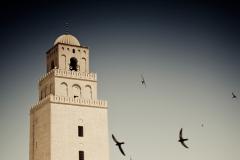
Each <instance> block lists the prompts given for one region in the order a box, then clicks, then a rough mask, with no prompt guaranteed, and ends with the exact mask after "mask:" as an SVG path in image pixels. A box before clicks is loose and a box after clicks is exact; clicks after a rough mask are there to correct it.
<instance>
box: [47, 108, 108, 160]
mask: <svg viewBox="0 0 240 160" xmlns="http://www.w3.org/2000/svg"><path fill="white" fill-rule="evenodd" d="M51 123H52V127H51V137H52V139H51V153H52V154H51V159H52V160H66V159H71V160H78V152H79V151H84V157H85V159H86V160H88V159H89V160H91V159H98V160H108V159H109V157H108V156H109V153H108V150H109V148H108V132H107V131H108V126H107V124H108V123H107V109H106V108H96V107H89V106H78V105H69V104H51ZM78 126H83V137H79V136H78Z"/></svg>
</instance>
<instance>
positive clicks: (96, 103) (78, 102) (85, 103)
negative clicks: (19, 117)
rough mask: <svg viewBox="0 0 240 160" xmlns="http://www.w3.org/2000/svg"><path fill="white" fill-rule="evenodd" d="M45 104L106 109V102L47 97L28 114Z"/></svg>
mask: <svg viewBox="0 0 240 160" xmlns="http://www.w3.org/2000/svg"><path fill="white" fill-rule="evenodd" d="M45 103H57V104H69V105H78V106H85V107H96V108H107V101H105V100H98V99H82V98H73V97H64V96H55V95H52V94H50V95H48V96H47V97H45V98H43V99H42V100H40V101H39V102H38V103H37V104H35V105H33V106H32V107H31V110H30V112H32V111H35V110H38V109H40V108H41V107H42V106H44V105H43V104H45Z"/></svg>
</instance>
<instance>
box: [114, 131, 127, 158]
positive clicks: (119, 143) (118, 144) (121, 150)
mask: <svg viewBox="0 0 240 160" xmlns="http://www.w3.org/2000/svg"><path fill="white" fill-rule="evenodd" d="M112 139H113V141H114V142H115V143H116V146H118V148H119V150H120V152H121V153H122V154H123V155H124V156H125V153H124V151H123V149H122V146H121V145H122V144H124V142H118V141H117V139H116V138H115V136H114V135H113V134H112Z"/></svg>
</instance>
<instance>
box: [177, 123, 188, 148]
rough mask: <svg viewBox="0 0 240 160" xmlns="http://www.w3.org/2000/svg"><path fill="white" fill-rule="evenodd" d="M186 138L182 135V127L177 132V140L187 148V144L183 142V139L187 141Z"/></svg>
mask: <svg viewBox="0 0 240 160" xmlns="http://www.w3.org/2000/svg"><path fill="white" fill-rule="evenodd" d="M187 140H188V139H185V138H183V137H182V128H181V130H180V132H179V140H178V142H180V143H181V144H182V145H183V146H184V147H185V148H188V146H187V145H186V144H185V143H184V141H187Z"/></svg>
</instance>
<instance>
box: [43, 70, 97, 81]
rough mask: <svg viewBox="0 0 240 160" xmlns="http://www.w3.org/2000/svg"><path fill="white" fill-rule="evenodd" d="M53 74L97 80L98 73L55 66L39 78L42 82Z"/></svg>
mask: <svg viewBox="0 0 240 160" xmlns="http://www.w3.org/2000/svg"><path fill="white" fill-rule="evenodd" d="M51 76H56V77H64V78H72V79H78V80H88V81H97V74H96V73H82V72H78V71H66V70H63V69H56V68H55V69H52V70H51V71H49V72H48V73H46V74H44V75H43V76H42V77H41V78H40V79H39V84H41V82H42V81H44V80H47V79H49V78H50V77H51Z"/></svg>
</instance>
